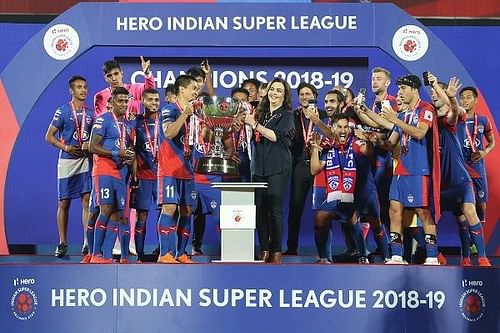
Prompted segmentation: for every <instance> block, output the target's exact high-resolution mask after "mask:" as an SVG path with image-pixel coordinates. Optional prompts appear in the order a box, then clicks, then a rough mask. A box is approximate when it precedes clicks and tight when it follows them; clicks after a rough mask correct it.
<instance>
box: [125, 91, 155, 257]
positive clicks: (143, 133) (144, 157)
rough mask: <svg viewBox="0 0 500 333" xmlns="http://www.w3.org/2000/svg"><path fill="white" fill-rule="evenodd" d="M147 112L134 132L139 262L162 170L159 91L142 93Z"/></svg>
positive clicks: (132, 202) (133, 197)
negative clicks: (159, 155)
mask: <svg viewBox="0 0 500 333" xmlns="http://www.w3.org/2000/svg"><path fill="white" fill-rule="evenodd" d="M142 105H143V106H144V112H141V114H139V115H138V116H137V118H136V121H135V125H136V126H135V129H134V141H135V142H134V150H135V154H136V168H135V170H136V175H135V178H136V179H137V181H138V187H137V188H136V189H133V190H132V192H131V196H130V206H131V208H134V209H136V210H137V222H136V224H135V230H134V233H135V248H136V251H137V260H138V261H139V262H143V261H144V239H145V237H146V221H147V219H148V213H149V209H150V208H151V202H154V203H155V204H156V202H157V199H158V192H157V177H156V174H157V171H158V154H157V153H158V148H159V144H158V137H159V131H160V130H161V125H160V122H159V114H158V111H159V109H160V94H159V93H158V91H156V90H155V89H145V90H144V91H143V92H142Z"/></svg>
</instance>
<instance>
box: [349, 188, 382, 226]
mask: <svg viewBox="0 0 500 333" xmlns="http://www.w3.org/2000/svg"><path fill="white" fill-rule="evenodd" d="M354 207H355V209H356V211H357V212H358V216H359V217H360V218H361V220H363V218H367V217H375V218H377V219H380V203H379V201H378V195H377V192H376V191H375V192H371V193H359V194H358V193H356V194H354Z"/></svg>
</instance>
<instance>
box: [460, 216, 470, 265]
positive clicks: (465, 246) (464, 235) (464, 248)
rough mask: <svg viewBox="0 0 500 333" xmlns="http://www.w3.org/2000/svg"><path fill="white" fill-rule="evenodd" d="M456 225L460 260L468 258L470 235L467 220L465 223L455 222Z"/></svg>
mask: <svg viewBox="0 0 500 333" xmlns="http://www.w3.org/2000/svg"><path fill="white" fill-rule="evenodd" d="M457 225H458V234H459V236H460V248H461V253H462V258H469V257H470V242H471V239H470V233H469V224H468V223H467V220H465V221H457Z"/></svg>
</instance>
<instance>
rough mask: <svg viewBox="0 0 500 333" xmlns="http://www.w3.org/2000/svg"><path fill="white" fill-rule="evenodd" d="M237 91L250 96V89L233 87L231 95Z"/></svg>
mask: <svg viewBox="0 0 500 333" xmlns="http://www.w3.org/2000/svg"><path fill="white" fill-rule="evenodd" d="M236 93H242V94H245V95H246V96H247V98H248V97H250V93H249V92H248V90H246V89H245V88H238V87H236V88H233V89H231V97H233V95H234V94H236Z"/></svg>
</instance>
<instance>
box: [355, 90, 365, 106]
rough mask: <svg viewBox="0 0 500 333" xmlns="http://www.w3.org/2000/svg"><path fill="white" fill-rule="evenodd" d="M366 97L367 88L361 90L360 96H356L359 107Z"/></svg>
mask: <svg viewBox="0 0 500 333" xmlns="http://www.w3.org/2000/svg"><path fill="white" fill-rule="evenodd" d="M365 95H366V88H361V89H359V92H358V96H356V100H357V103H358V105H361V104H362V103H363V100H364V98H365Z"/></svg>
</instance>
